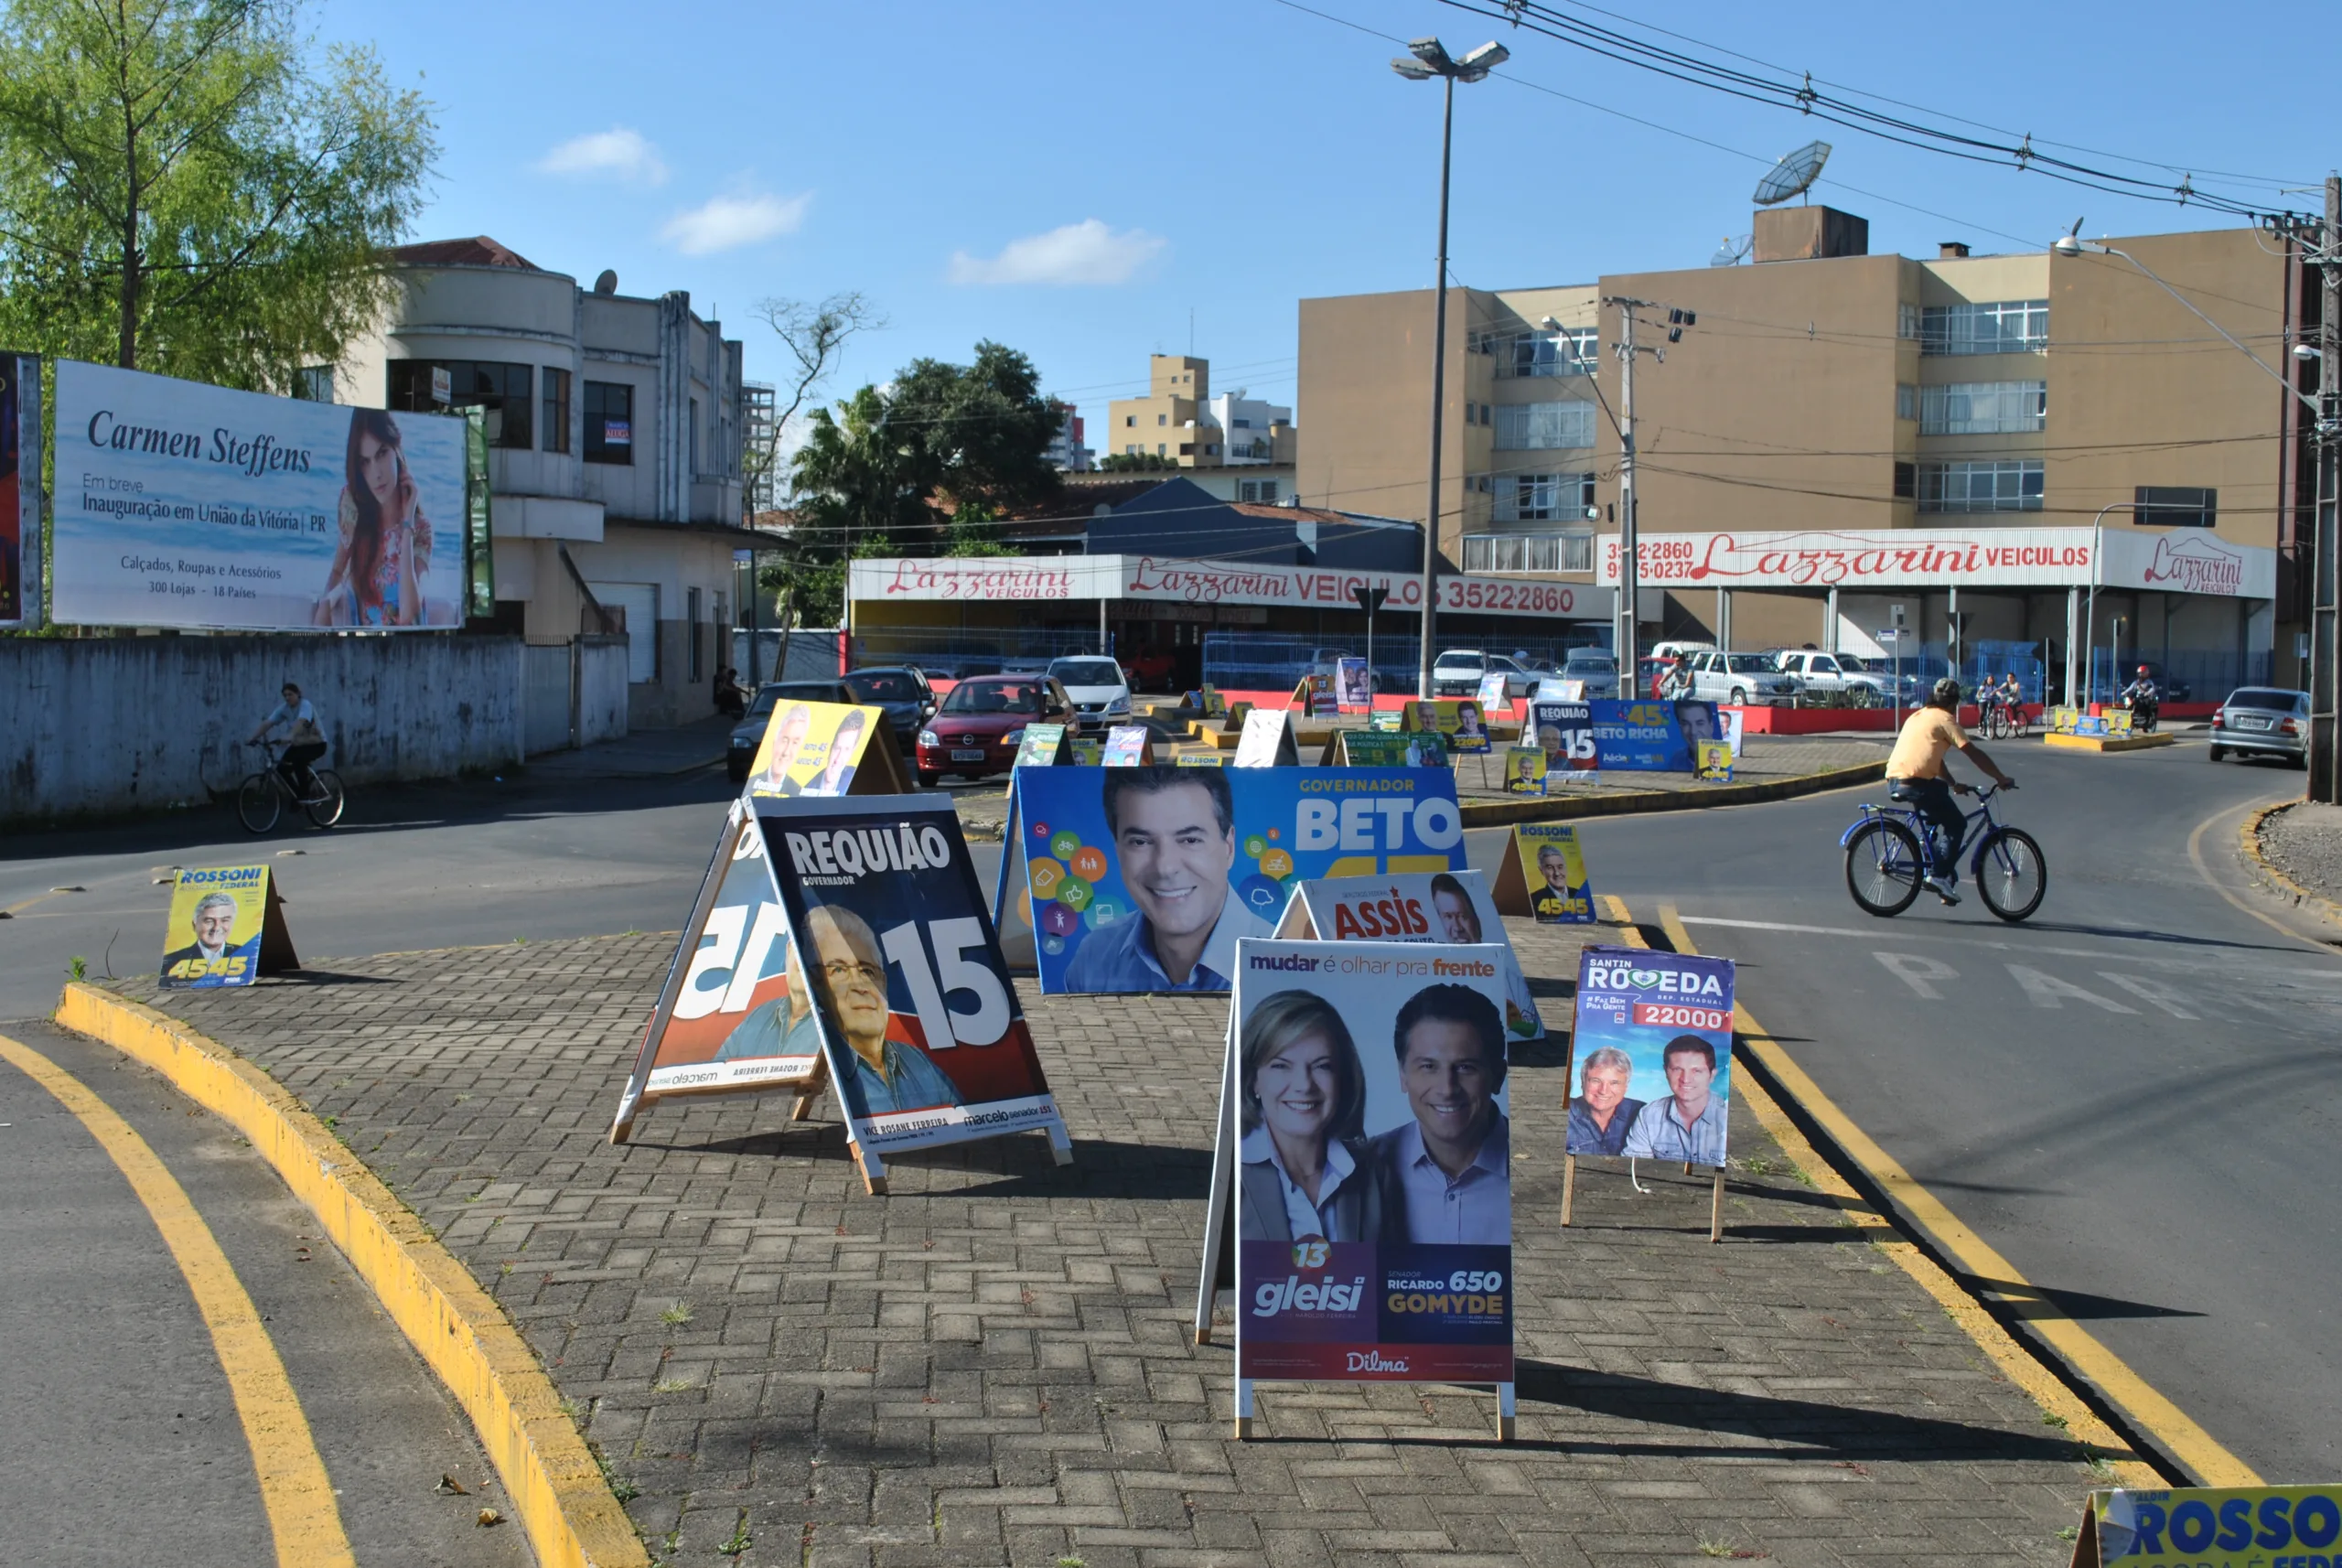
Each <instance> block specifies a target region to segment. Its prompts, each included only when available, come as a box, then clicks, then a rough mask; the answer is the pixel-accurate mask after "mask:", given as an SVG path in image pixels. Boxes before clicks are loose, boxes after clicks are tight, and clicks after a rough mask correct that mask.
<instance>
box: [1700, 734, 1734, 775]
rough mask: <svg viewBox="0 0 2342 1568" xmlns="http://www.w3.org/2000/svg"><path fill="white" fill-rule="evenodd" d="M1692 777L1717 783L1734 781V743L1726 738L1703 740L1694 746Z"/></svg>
mask: <svg viewBox="0 0 2342 1568" xmlns="http://www.w3.org/2000/svg"><path fill="white" fill-rule="evenodd" d="M1692 777H1693V778H1695V779H1709V780H1711V781H1713V782H1715V783H1720V784H1728V783H1730V782H1731V781H1732V743H1731V742H1730V741H1724V740H1703V741H1701V742H1699V743H1698V744H1697V746H1695V747H1694V756H1693V758H1692Z"/></svg>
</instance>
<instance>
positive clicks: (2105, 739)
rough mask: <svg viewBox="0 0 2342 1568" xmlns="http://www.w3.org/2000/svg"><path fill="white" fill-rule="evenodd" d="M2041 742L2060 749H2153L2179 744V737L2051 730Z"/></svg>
mask: <svg viewBox="0 0 2342 1568" xmlns="http://www.w3.org/2000/svg"><path fill="white" fill-rule="evenodd" d="M2041 744H2042V745H2044V746H2051V747H2054V748H2056V749H2057V750H2060V751H2152V750H2154V748H2155V747H2156V746H2177V745H2178V744H2179V737H2178V736H2169V735H2059V734H2058V733H2057V731H2056V730H2051V731H2050V732H2049V733H2048V734H2047V735H2045V736H2042V737H2041Z"/></svg>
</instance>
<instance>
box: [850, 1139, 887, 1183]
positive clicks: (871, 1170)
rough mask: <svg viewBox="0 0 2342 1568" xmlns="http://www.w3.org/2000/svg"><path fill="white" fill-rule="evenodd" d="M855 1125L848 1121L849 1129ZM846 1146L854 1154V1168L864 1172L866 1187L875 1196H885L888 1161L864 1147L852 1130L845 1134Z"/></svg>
mask: <svg viewBox="0 0 2342 1568" xmlns="http://www.w3.org/2000/svg"><path fill="white" fill-rule="evenodd" d="M853 1125H854V1123H853V1122H847V1123H846V1126H847V1127H848V1128H849V1129H851V1128H852V1127H853ZM845 1147H846V1152H847V1153H848V1154H850V1155H853V1156H854V1168H855V1169H857V1170H859V1171H860V1172H861V1173H862V1185H863V1187H864V1188H865V1190H867V1191H868V1192H869V1194H870V1195H871V1196H872V1197H885V1196H886V1161H884V1160H882V1159H880V1158H879V1157H878V1156H877V1155H876V1154H875V1153H873V1152H872V1151H871V1150H868V1149H865V1148H864V1147H863V1146H862V1144H860V1143H859V1142H857V1141H856V1140H855V1138H854V1133H852V1131H850V1130H849V1131H848V1132H847V1133H846V1135H845Z"/></svg>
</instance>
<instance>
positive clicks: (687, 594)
mask: <svg viewBox="0 0 2342 1568" xmlns="http://www.w3.org/2000/svg"><path fill="white" fill-rule="evenodd" d="M683 621H684V624H686V625H687V626H689V627H690V628H691V638H690V646H689V648H688V650H687V652H688V654H689V658H688V659H687V660H686V662H687V663H688V664H689V665H690V666H691V674H690V676H689V677H688V679H690V680H692V681H694V682H696V681H702V680H704V679H706V677H705V676H704V674H703V673H702V670H703V667H704V663H705V660H704V656H703V655H702V653H701V651H700V640H699V635H700V625H699V590H698V589H697V588H685V589H684V590H683Z"/></svg>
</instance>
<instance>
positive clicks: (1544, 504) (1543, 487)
mask: <svg viewBox="0 0 2342 1568" xmlns="http://www.w3.org/2000/svg"><path fill="white" fill-rule="evenodd" d="M1478 488H1480V489H1486V490H1487V491H1488V493H1490V494H1492V495H1494V496H1495V497H1496V506H1495V509H1494V517H1495V520H1496V521H1499V522H1554V521H1563V520H1570V521H1574V520H1578V519H1582V518H1584V517H1585V515H1586V514H1587V513H1588V512H1590V511H1592V510H1594V476H1593V475H1592V474H1491V475H1488V476H1486V478H1485V483H1484V484H1483V485H1482V486H1480V487H1478Z"/></svg>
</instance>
